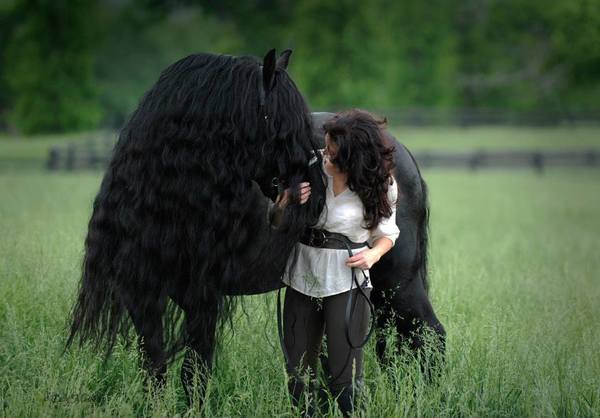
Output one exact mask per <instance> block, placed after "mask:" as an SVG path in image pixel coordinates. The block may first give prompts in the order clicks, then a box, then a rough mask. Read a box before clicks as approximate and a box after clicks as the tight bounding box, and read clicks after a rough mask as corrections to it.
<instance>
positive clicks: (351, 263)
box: [346, 249, 381, 270]
mask: <svg viewBox="0 0 600 418" xmlns="http://www.w3.org/2000/svg"><path fill="white" fill-rule="evenodd" d="M380 258H381V255H380V254H379V251H376V250H375V249H369V250H364V251H361V252H359V253H358V254H354V255H353V256H352V257H350V258H348V259H347V260H346V265H347V266H348V267H356V268H359V269H361V270H369V269H370V268H371V267H373V264H375V263H376V262H378V261H379V259H380Z"/></svg>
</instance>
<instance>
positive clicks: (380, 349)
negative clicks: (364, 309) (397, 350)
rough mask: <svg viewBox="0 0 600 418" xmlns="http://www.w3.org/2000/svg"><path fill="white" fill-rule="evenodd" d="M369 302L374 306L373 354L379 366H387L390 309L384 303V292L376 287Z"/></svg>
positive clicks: (387, 304) (390, 319)
mask: <svg viewBox="0 0 600 418" xmlns="http://www.w3.org/2000/svg"><path fill="white" fill-rule="evenodd" d="M371 301H372V302H373V305H374V306H375V315H376V323H375V326H376V328H375V338H376V340H375V352H376V353H377V358H378V360H379V363H380V364H381V365H385V364H387V362H386V357H385V350H386V348H387V335H386V330H387V329H388V326H389V325H390V323H391V321H392V314H393V312H392V309H391V305H390V304H389V303H386V299H385V292H384V291H383V290H381V289H380V288H378V287H374V288H373V290H372V292H371Z"/></svg>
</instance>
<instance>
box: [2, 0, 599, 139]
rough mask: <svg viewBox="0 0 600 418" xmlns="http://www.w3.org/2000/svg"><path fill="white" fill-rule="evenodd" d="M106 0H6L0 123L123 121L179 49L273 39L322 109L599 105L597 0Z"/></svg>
mask: <svg viewBox="0 0 600 418" xmlns="http://www.w3.org/2000/svg"><path fill="white" fill-rule="evenodd" d="M96 1H97V0H80V1H77V2H72V1H68V0H57V1H50V0H6V1H5V2H4V3H3V4H0V19H2V20H3V24H2V25H0V127H1V126H2V125H4V126H6V122H7V121H6V119H7V117H8V118H10V121H12V123H13V124H14V125H15V126H16V127H17V128H18V129H20V130H21V131H23V132H25V133H30V132H43V131H65V130H75V129H83V128H89V127H94V126H97V124H98V122H100V123H101V124H102V125H103V126H111V127H119V126H121V125H122V124H123V122H124V121H125V119H126V118H127V115H128V114H129V113H130V112H131V111H132V110H133V109H134V108H135V106H136V104H137V102H138V100H139V98H140V97H141V95H142V94H143V93H144V92H145V91H146V90H147V89H148V88H149V87H150V86H151V85H152V84H153V83H154V82H155V80H156V79H157V78H158V76H159V73H160V71H161V70H162V69H164V68H165V67H166V66H168V65H169V64H171V63H172V62H174V61H175V60H177V59H179V58H181V57H182V56H184V55H187V54H190V53H195V52H202V51H207V52H214V53H230V54H236V55H240V54H243V55H246V54H254V55H258V56H262V55H263V54H264V53H265V52H266V51H267V50H268V49H270V48H273V47H276V48H277V49H278V50H280V51H281V50H282V49H284V48H288V47H291V48H293V49H294V56H293V58H292V63H291V66H290V71H291V73H292V74H293V76H294V78H295V79H296V80H297V82H298V85H299V87H300V88H301V90H302V91H303V92H304V94H305V96H306V97H307V99H308V101H309V103H310V104H311V105H312V107H313V108H315V109H333V108H337V109H339V108H347V107H350V106H359V107H367V108H371V109H386V108H398V107H422V108H436V109H446V110H448V109H455V108H492V109H511V110H513V111H535V110H542V111H544V110H545V111H549V112H552V113H562V114H568V113H569V112H570V111H597V110H598V109H600V2H598V1H592V0H559V1H553V2H548V1H546V0H506V1H498V0H492V1H490V0H451V1H447V0H431V1H429V2H423V1H421V0H402V1H396V0H363V1H360V2H357V1H352V0H302V1H293V2H292V1H289V0H248V1H243V2H240V1H235V0H223V1H219V2H215V1H212V0H181V1H176V2H175V1H169V0H119V1H107V2H104V1H103V2H98V4H96ZM3 119H4V120H3Z"/></svg>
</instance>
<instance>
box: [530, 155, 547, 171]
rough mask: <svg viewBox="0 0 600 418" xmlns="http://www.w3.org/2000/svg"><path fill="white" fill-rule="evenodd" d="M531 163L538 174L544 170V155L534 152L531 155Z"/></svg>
mask: <svg viewBox="0 0 600 418" xmlns="http://www.w3.org/2000/svg"><path fill="white" fill-rule="evenodd" d="M531 163H532V164H533V168H534V169H535V171H537V172H538V173H539V174H541V173H542V172H543V171H544V155H543V154H542V153H541V152H534V153H533V155H532V156H531Z"/></svg>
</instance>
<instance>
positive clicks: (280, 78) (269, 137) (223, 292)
mask: <svg viewBox="0 0 600 418" xmlns="http://www.w3.org/2000/svg"><path fill="white" fill-rule="evenodd" d="M290 53H291V51H285V52H284V53H283V54H282V55H281V56H280V57H279V58H278V59H277V58H276V56H275V52H274V51H270V52H269V53H268V54H267V55H266V56H265V58H264V59H263V61H262V62H259V61H258V60H256V59H254V58H250V57H231V56H223V55H211V54H196V55H191V56H189V57H186V58H183V59H182V60H180V61H178V62H176V63H175V64H173V65H172V66H170V67H169V68H167V69H166V70H165V71H164V72H163V74H161V76H160V78H159V80H158V81H157V83H156V84H155V85H154V86H153V87H152V88H151V89H150V91H148V93H146V95H145V96H144V97H143V98H142V100H141V102H140V104H139V106H138V109H137V110H136V111H135V112H134V114H133V115H132V116H131V119H130V120H129V121H128V123H127V124H126V125H125V127H124V128H123V130H122V132H121V134H120V137H119V141H118V142H117V144H116V146H115V150H114V155H113V158H112V160H111V162H110V165H109V167H108V169H107V171H106V173H105V176H104V179H103V181H102V184H101V186H100V190H99V192H98V195H97V196H96V199H95V201H94V207H93V213H92V216H91V219H90V222H89V227H88V235H87V238H86V242H85V256H84V261H83V268H82V279H81V285H80V288H79V294H78V298H77V302H76V303H75V306H74V309H73V313H72V319H71V330H70V335H69V337H68V341H67V345H70V344H71V343H72V342H73V341H74V340H75V339H76V337H77V336H78V337H79V338H78V339H77V340H78V341H79V342H80V343H83V342H84V341H87V340H90V341H92V342H95V343H96V345H97V346H98V347H103V348H104V350H105V353H106V356H108V355H109V354H110V353H111V351H112V349H113V347H114V344H115V342H116V340H117V338H118V337H119V336H121V337H122V338H123V339H124V340H125V341H130V340H131V338H130V337H131V335H130V329H131V328H132V327H133V329H134V330H135V333H136V334H137V336H138V337H139V340H138V341H139V344H140V351H141V354H142V359H143V367H144V368H145V369H146V370H148V372H149V373H150V375H151V376H153V377H154V378H155V379H156V381H157V382H159V383H160V382H162V381H164V376H165V372H166V368H167V364H168V362H169V361H172V360H174V359H175V358H176V357H177V355H178V354H179V353H182V352H183V353H185V357H184V362H183V367H182V370H181V378H182V382H183V385H184V388H185V390H186V394H187V396H188V399H190V398H191V392H190V391H191V389H192V388H193V386H194V385H193V381H194V379H195V377H196V376H197V372H198V371H200V374H199V376H198V377H199V386H198V389H199V390H200V391H202V390H203V388H204V386H205V380H206V378H207V375H208V372H209V370H210V368H211V365H212V357H213V352H214V347H215V344H216V339H217V338H218V333H219V330H220V329H221V325H223V324H224V323H226V322H227V321H226V320H227V319H229V318H231V313H232V311H233V308H234V306H235V304H234V302H235V300H236V298H235V296H237V295H247V294H256V293H263V292H267V291H270V290H274V289H277V288H280V287H281V286H282V284H281V277H282V275H283V273H284V270H285V265H286V263H287V260H288V258H289V257H290V256H293V248H294V246H295V244H296V243H297V242H298V241H299V238H300V236H301V234H302V233H303V232H304V229H305V228H306V227H307V226H313V225H314V224H315V223H316V222H317V220H318V218H319V214H320V212H321V210H322V208H323V204H324V196H325V184H324V180H323V173H322V169H321V164H320V160H319V161H317V162H318V163H316V164H309V163H310V161H311V160H312V158H313V156H314V155H317V156H318V155H319V154H318V153H317V152H316V150H317V149H318V148H320V147H321V145H322V144H319V141H321V142H322V134H321V135H319V132H318V130H317V131H314V130H313V121H312V118H311V114H310V113H309V111H308V108H307V106H306V103H305V101H304V99H303V98H302V95H301V94H300V92H299V91H298V90H297V88H296V86H295V85H294V83H293V81H292V80H291V79H290V77H289V76H288V75H287V73H286V71H285V70H286V67H287V64H288V59H289V56H290ZM324 117H326V115H323V114H319V115H316V116H315V118H316V123H315V124H314V125H316V126H317V127H319V126H321V121H322V118H324ZM396 166H397V168H396V178H397V180H398V184H399V187H400V194H399V196H400V197H401V198H400V199H399V206H398V218H397V220H398V224H399V226H400V229H401V231H402V232H401V235H400V238H399V240H398V241H397V244H396V246H395V247H394V249H393V251H391V252H390V253H389V254H388V255H387V256H386V257H385V258H383V259H382V260H380V262H379V263H378V265H377V266H376V267H375V268H374V269H373V271H372V280H373V284H374V287H375V289H374V291H373V293H372V295H373V300H374V302H375V304H376V305H377V307H378V308H379V310H380V312H381V315H380V316H379V318H380V323H379V325H380V326H383V325H384V320H385V318H387V317H388V316H389V313H391V312H394V313H395V314H396V315H395V316H394V318H395V321H396V322H395V325H396V328H397V330H398V335H399V336H400V338H405V337H408V338H409V339H410V341H411V344H412V345H413V346H414V347H417V348H418V347H419V346H420V345H422V341H421V339H420V338H419V337H418V335H419V334H418V333H412V331H419V327H420V326H421V325H422V324H426V325H429V326H431V327H433V328H434V329H435V330H436V331H437V332H439V333H440V335H441V336H442V339H443V328H442V327H441V325H440V324H439V322H438V321H437V319H436V318H435V315H434V314H433V311H432V309H431V305H430V304H429V301H428V299H427V293H426V268H425V267H426V250H427V248H426V247H427V239H426V238H427V234H426V227H427V205H426V202H427V199H426V193H425V186H424V183H423V182H422V179H421V176H420V174H419V172H418V169H417V168H416V164H415V163H414V160H413V159H412V157H411V156H410V154H409V153H408V152H407V151H406V150H405V149H404V148H402V147H397V151H396ZM274 179H275V180H276V183H278V184H281V185H285V187H291V188H292V189H293V190H296V187H297V186H298V184H299V183H300V182H301V181H309V182H310V183H311V185H312V193H313V194H312V197H311V199H310V200H309V202H308V204H305V205H298V204H292V205H290V206H289V207H288V209H287V210H286V211H285V216H284V220H283V226H282V227H281V228H278V229H273V228H271V227H270V225H269V222H268V217H267V216H266V214H267V201H266V199H265V195H266V196H270V197H273V193H274V189H273V185H274V182H273V180H274ZM293 197H294V196H293ZM264 260H269V262H268V263H265V262H264ZM384 349H385V347H384V342H383V340H379V342H378V352H379V353H380V355H381V356H382V355H383V351H384ZM200 395H201V394H200Z"/></svg>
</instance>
